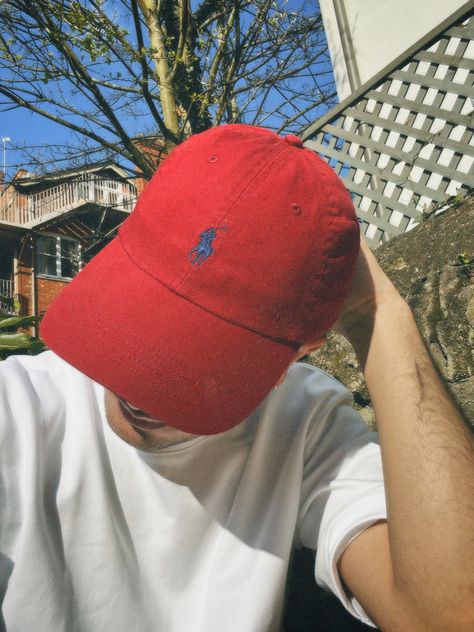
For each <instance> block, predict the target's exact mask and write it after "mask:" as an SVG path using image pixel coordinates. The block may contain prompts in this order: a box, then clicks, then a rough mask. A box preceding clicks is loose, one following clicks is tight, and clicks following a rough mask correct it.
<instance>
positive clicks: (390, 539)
mask: <svg viewBox="0 0 474 632" xmlns="http://www.w3.org/2000/svg"><path fill="white" fill-rule="evenodd" d="M335 330H336V331H337V332H339V333H342V334H343V335H345V336H346V338H347V339H348V340H349V341H350V342H351V344H352V345H353V347H354V349H355V351H356V354H357V357H358V359H359V362H360V365H361V367H362V370H363V372H364V376H365V379H366V382H367V386H368V389H369V392H370V395H371V399H372V403H373V406H374V412H375V417H376V420H377V426H378V431H379V436H380V445H381V452H382V462H383V469H384V479H385V490H386V499H387V510H388V522H387V523H385V522H383V523H379V524H376V525H374V526H372V527H370V528H369V529H367V530H366V531H365V532H363V533H362V534H361V535H360V536H359V537H358V538H357V539H355V540H354V541H353V542H352V543H351V544H350V545H349V546H348V547H347V548H346V550H345V552H344V553H343V555H342V556H341V558H340V560H339V570H340V573H341V574H342V577H343V579H344V582H345V584H346V585H347V587H348V589H349V590H350V592H351V593H352V594H353V595H354V596H355V597H356V599H357V600H358V601H359V602H360V603H361V605H362V606H363V607H364V609H365V610H366V611H367V613H368V614H369V615H370V616H371V617H372V619H373V621H374V622H375V623H376V624H377V625H378V626H379V627H380V628H381V629H382V630H383V631H384V632H391V631H392V630H393V631H398V630H400V631H401V632H402V631H403V632H428V631H429V632H438V631H439V632H464V631H465V632H472V630H474V435H473V434H472V432H471V431H470V430H469V429H468V427H467V426H466V424H465V423H464V421H463V419H462V417H461V415H460V413H459V412H458V410H457V408H456V405H455V404H454V403H453V401H452V399H451V397H450V395H449V394H448V392H447V391H446V389H445V388H444V386H443V384H442V382H441V380H440V379H439V377H438V375H437V372H436V370H435V368H434V366H433V363H432V362H431V359H430V357H429V354H428V352H427V351H426V348H425V345H424V342H423V340H422V338H421V336H420V334H419V332H418V329H417V326H416V323H415V320H414V318H413V315H412V313H411V311H410V309H409V307H408V305H407V304H406V302H405V301H404V300H403V299H402V298H401V296H400V295H399V294H398V292H397V290H396V289H395V287H394V286H393V284H392V283H391V281H390V280H389V279H388V277H387V276H386V275H385V273H384V272H383V271H382V269H381V268H380V266H379V265H378V263H377V261H376V259H375V257H374V256H373V254H372V253H371V252H370V249H369V248H368V246H367V245H366V243H365V242H364V240H363V243H362V246H361V254H360V256H359V260H358V267H357V271H356V275H355V277H354V282H353V288H352V294H351V296H350V297H349V299H348V301H347V302H346V305H345V307H344V310H343V313H342V314H341V316H340V318H339V320H338V322H337V323H336V327H335Z"/></svg>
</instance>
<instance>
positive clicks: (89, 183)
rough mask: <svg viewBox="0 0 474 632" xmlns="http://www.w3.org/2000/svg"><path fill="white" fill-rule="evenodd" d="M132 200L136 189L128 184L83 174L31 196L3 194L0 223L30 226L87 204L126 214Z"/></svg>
mask: <svg viewBox="0 0 474 632" xmlns="http://www.w3.org/2000/svg"><path fill="white" fill-rule="evenodd" d="M136 197H137V190H136V188H135V187H134V186H133V185H132V184H130V183H128V182H123V181H120V180H112V179H106V178H101V177H100V176H96V175H94V174H88V173H84V174H83V175H82V176H80V177H78V178H75V179H74V180H69V181H68V182H63V183H61V184H58V185H56V186H53V187H50V188H48V189H45V190H44V191H39V192H38V193H33V194H31V195H24V194H22V193H19V192H17V191H16V192H14V193H13V194H11V195H9V196H7V195H6V194H5V192H4V194H3V196H1V197H0V222H1V221H4V222H7V223H9V224H15V225H18V226H33V225H35V224H38V223H40V222H42V221H44V220H45V219H49V218H50V217H54V216H56V215H61V214H62V213H66V212H68V211H70V210H73V209H74V208H77V207H79V206H82V205H84V204H87V203H93V204H97V205H99V206H104V207H109V208H114V209H118V210H122V211H126V212H130V211H131V210H132V208H133V205H134V203H135V201H136Z"/></svg>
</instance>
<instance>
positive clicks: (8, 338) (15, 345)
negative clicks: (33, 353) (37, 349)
mask: <svg viewBox="0 0 474 632" xmlns="http://www.w3.org/2000/svg"><path fill="white" fill-rule="evenodd" d="M32 343H33V340H32V338H31V336H28V334H0V351H4V350H7V349H8V350H14V349H30V347H31V346H32Z"/></svg>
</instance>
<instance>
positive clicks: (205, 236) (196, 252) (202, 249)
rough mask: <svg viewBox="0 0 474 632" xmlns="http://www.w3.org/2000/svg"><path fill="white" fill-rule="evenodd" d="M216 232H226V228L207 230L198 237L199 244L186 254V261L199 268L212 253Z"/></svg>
mask: <svg viewBox="0 0 474 632" xmlns="http://www.w3.org/2000/svg"><path fill="white" fill-rule="evenodd" d="M218 230H227V228H226V227H220V228H208V229H207V230H205V231H203V232H202V233H201V234H200V235H199V239H200V242H199V243H198V245H197V246H194V248H192V250H190V251H189V253H188V260H189V261H190V263H192V264H193V266H200V265H201V263H204V261H206V259H208V258H209V257H210V256H211V255H212V253H213V252H214V250H213V248H212V242H213V241H214V239H215V238H216V235H217V231H218Z"/></svg>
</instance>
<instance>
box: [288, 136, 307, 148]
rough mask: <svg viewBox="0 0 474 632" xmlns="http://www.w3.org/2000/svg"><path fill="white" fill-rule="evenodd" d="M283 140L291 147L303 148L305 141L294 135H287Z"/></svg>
mask: <svg viewBox="0 0 474 632" xmlns="http://www.w3.org/2000/svg"><path fill="white" fill-rule="evenodd" d="M283 140H284V141H285V142H286V143H288V144H289V145H294V147H303V141H302V140H301V138H298V136H295V135H294V134H287V135H286V136H284V137H283Z"/></svg>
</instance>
